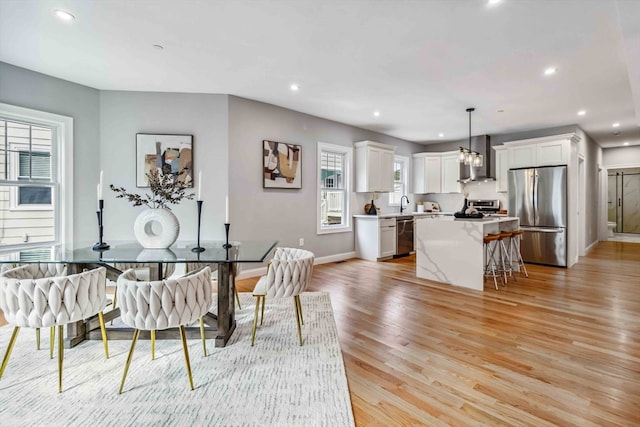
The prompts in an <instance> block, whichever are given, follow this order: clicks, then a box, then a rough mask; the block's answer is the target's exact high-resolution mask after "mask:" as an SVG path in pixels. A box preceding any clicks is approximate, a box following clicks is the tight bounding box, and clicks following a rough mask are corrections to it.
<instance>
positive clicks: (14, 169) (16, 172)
mask: <svg viewBox="0 0 640 427" xmlns="http://www.w3.org/2000/svg"><path fill="white" fill-rule="evenodd" d="M31 124H35V123H31ZM57 143H58V142H57V141H56V140H55V134H54V133H53V132H52V138H51V147H52V150H53V147H55V145H57ZM9 149H10V150H11V151H12V153H11V156H12V158H13V159H12V161H11V165H10V167H11V176H15V177H16V181H17V182H20V183H21V185H18V186H14V187H11V189H10V192H9V210H11V211H16V212H18V211H50V210H53V211H55V210H56V206H55V204H54V203H49V204H28V203H18V201H19V200H20V197H19V194H18V187H48V188H50V189H51V200H52V201H55V197H56V192H55V189H56V187H57V186H56V183H55V182H54V181H53V177H54V175H53V174H54V172H53V169H54V162H55V158H54V154H53V153H51V156H50V162H51V178H50V179H51V181H49V182H47V181H42V182H37V181H36V183H35V185H34V182H29V181H24V180H21V179H20V166H19V158H20V153H29V151H24V150H19V149H17V148H16V145H15V144H11V145H10V148H9ZM31 153H41V151H31Z"/></svg>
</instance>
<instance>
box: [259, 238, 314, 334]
mask: <svg viewBox="0 0 640 427" xmlns="http://www.w3.org/2000/svg"><path fill="white" fill-rule="evenodd" d="M314 259H315V257H314V255H313V253H312V252H309V251H306V250H304V249H296V248H277V249H276V252H275V254H274V256H273V259H272V260H271V261H270V262H269V265H268V266H267V275H266V276H262V277H261V278H260V279H259V280H258V283H256V286H255V288H254V289H253V296H254V297H256V310H255V314H254V318H253V331H252V332H251V346H253V343H254V341H255V338H256V329H257V327H258V307H259V306H260V303H262V310H261V319H260V324H261V325H262V322H263V321H264V303H265V299H266V298H286V297H293V302H294V305H295V309H296V324H297V325H298V339H299V341H300V345H302V330H301V326H300V324H301V323H302V324H303V325H304V319H303V317H302V305H301V304H300V294H301V293H302V292H304V291H305V289H307V286H309V283H311V275H312V273H313V262H314Z"/></svg>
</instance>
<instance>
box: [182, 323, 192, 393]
mask: <svg viewBox="0 0 640 427" xmlns="http://www.w3.org/2000/svg"><path fill="white" fill-rule="evenodd" d="M179 329H180V339H181V340H182V350H183V351H184V362H185V363H186V364H187V375H188V376H189V385H190V386H191V390H193V377H192V376H191V363H189V349H188V348H187V337H186V336H185V333H184V326H182V325H180V327H179Z"/></svg>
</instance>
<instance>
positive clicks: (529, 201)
mask: <svg viewBox="0 0 640 427" xmlns="http://www.w3.org/2000/svg"><path fill="white" fill-rule="evenodd" d="M509 214H510V215H513V216H516V217H518V218H520V228H521V229H522V230H524V234H523V237H522V242H521V245H520V252H521V254H522V258H523V259H524V261H525V262H532V263H536V264H546V265H554V266H559V267H566V266H567V167H566V166H546V167H538V168H526V169H511V170H509Z"/></svg>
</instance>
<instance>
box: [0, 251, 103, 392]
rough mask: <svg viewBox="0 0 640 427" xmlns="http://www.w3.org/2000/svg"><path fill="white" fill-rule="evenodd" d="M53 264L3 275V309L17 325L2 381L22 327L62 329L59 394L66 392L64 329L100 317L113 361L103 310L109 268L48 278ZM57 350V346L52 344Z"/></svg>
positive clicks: (0, 297) (1, 369) (0, 286)
mask: <svg viewBox="0 0 640 427" xmlns="http://www.w3.org/2000/svg"><path fill="white" fill-rule="evenodd" d="M57 271H65V272H66V267H64V269H60V270H57V268H56V267H54V268H53V269H51V265H50V264H49V265H45V264H25V265H23V266H20V267H16V268H14V269H11V270H7V271H5V272H4V273H2V274H1V275H0V309H1V310H2V311H3V312H4V315H5V317H6V319H7V322H8V323H9V324H12V325H14V329H13V334H12V335H11V339H10V341H9V346H8V348H7V352H6V353H5V356H4V359H3V360H2V365H1V366H0V378H1V377H2V375H3V374H4V370H5V368H6V366H7V363H8V361H9V357H10V356H11V351H12V350H13V345H14V344H15V341H16V338H17V336H18V332H19V331H20V328H23V327H24V328H44V327H53V326H57V327H58V392H62V362H63V358H64V334H63V327H64V325H66V324H68V323H72V322H75V321H78V320H83V319H86V318H89V317H91V316H94V315H95V314H98V316H99V319H100V329H101V331H102V341H103V344H104V351H105V355H106V357H107V358H109V346H108V343H107V334H106V330H105V327H104V317H103V316H102V310H103V309H104V307H105V306H106V304H107V296H106V269H105V268H104V267H100V268H96V269H94V270H88V271H84V272H82V273H78V274H71V275H58V276H54V277H51V276H47V275H49V274H51V273H52V272H54V273H55V272H57ZM52 347H53V344H52Z"/></svg>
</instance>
